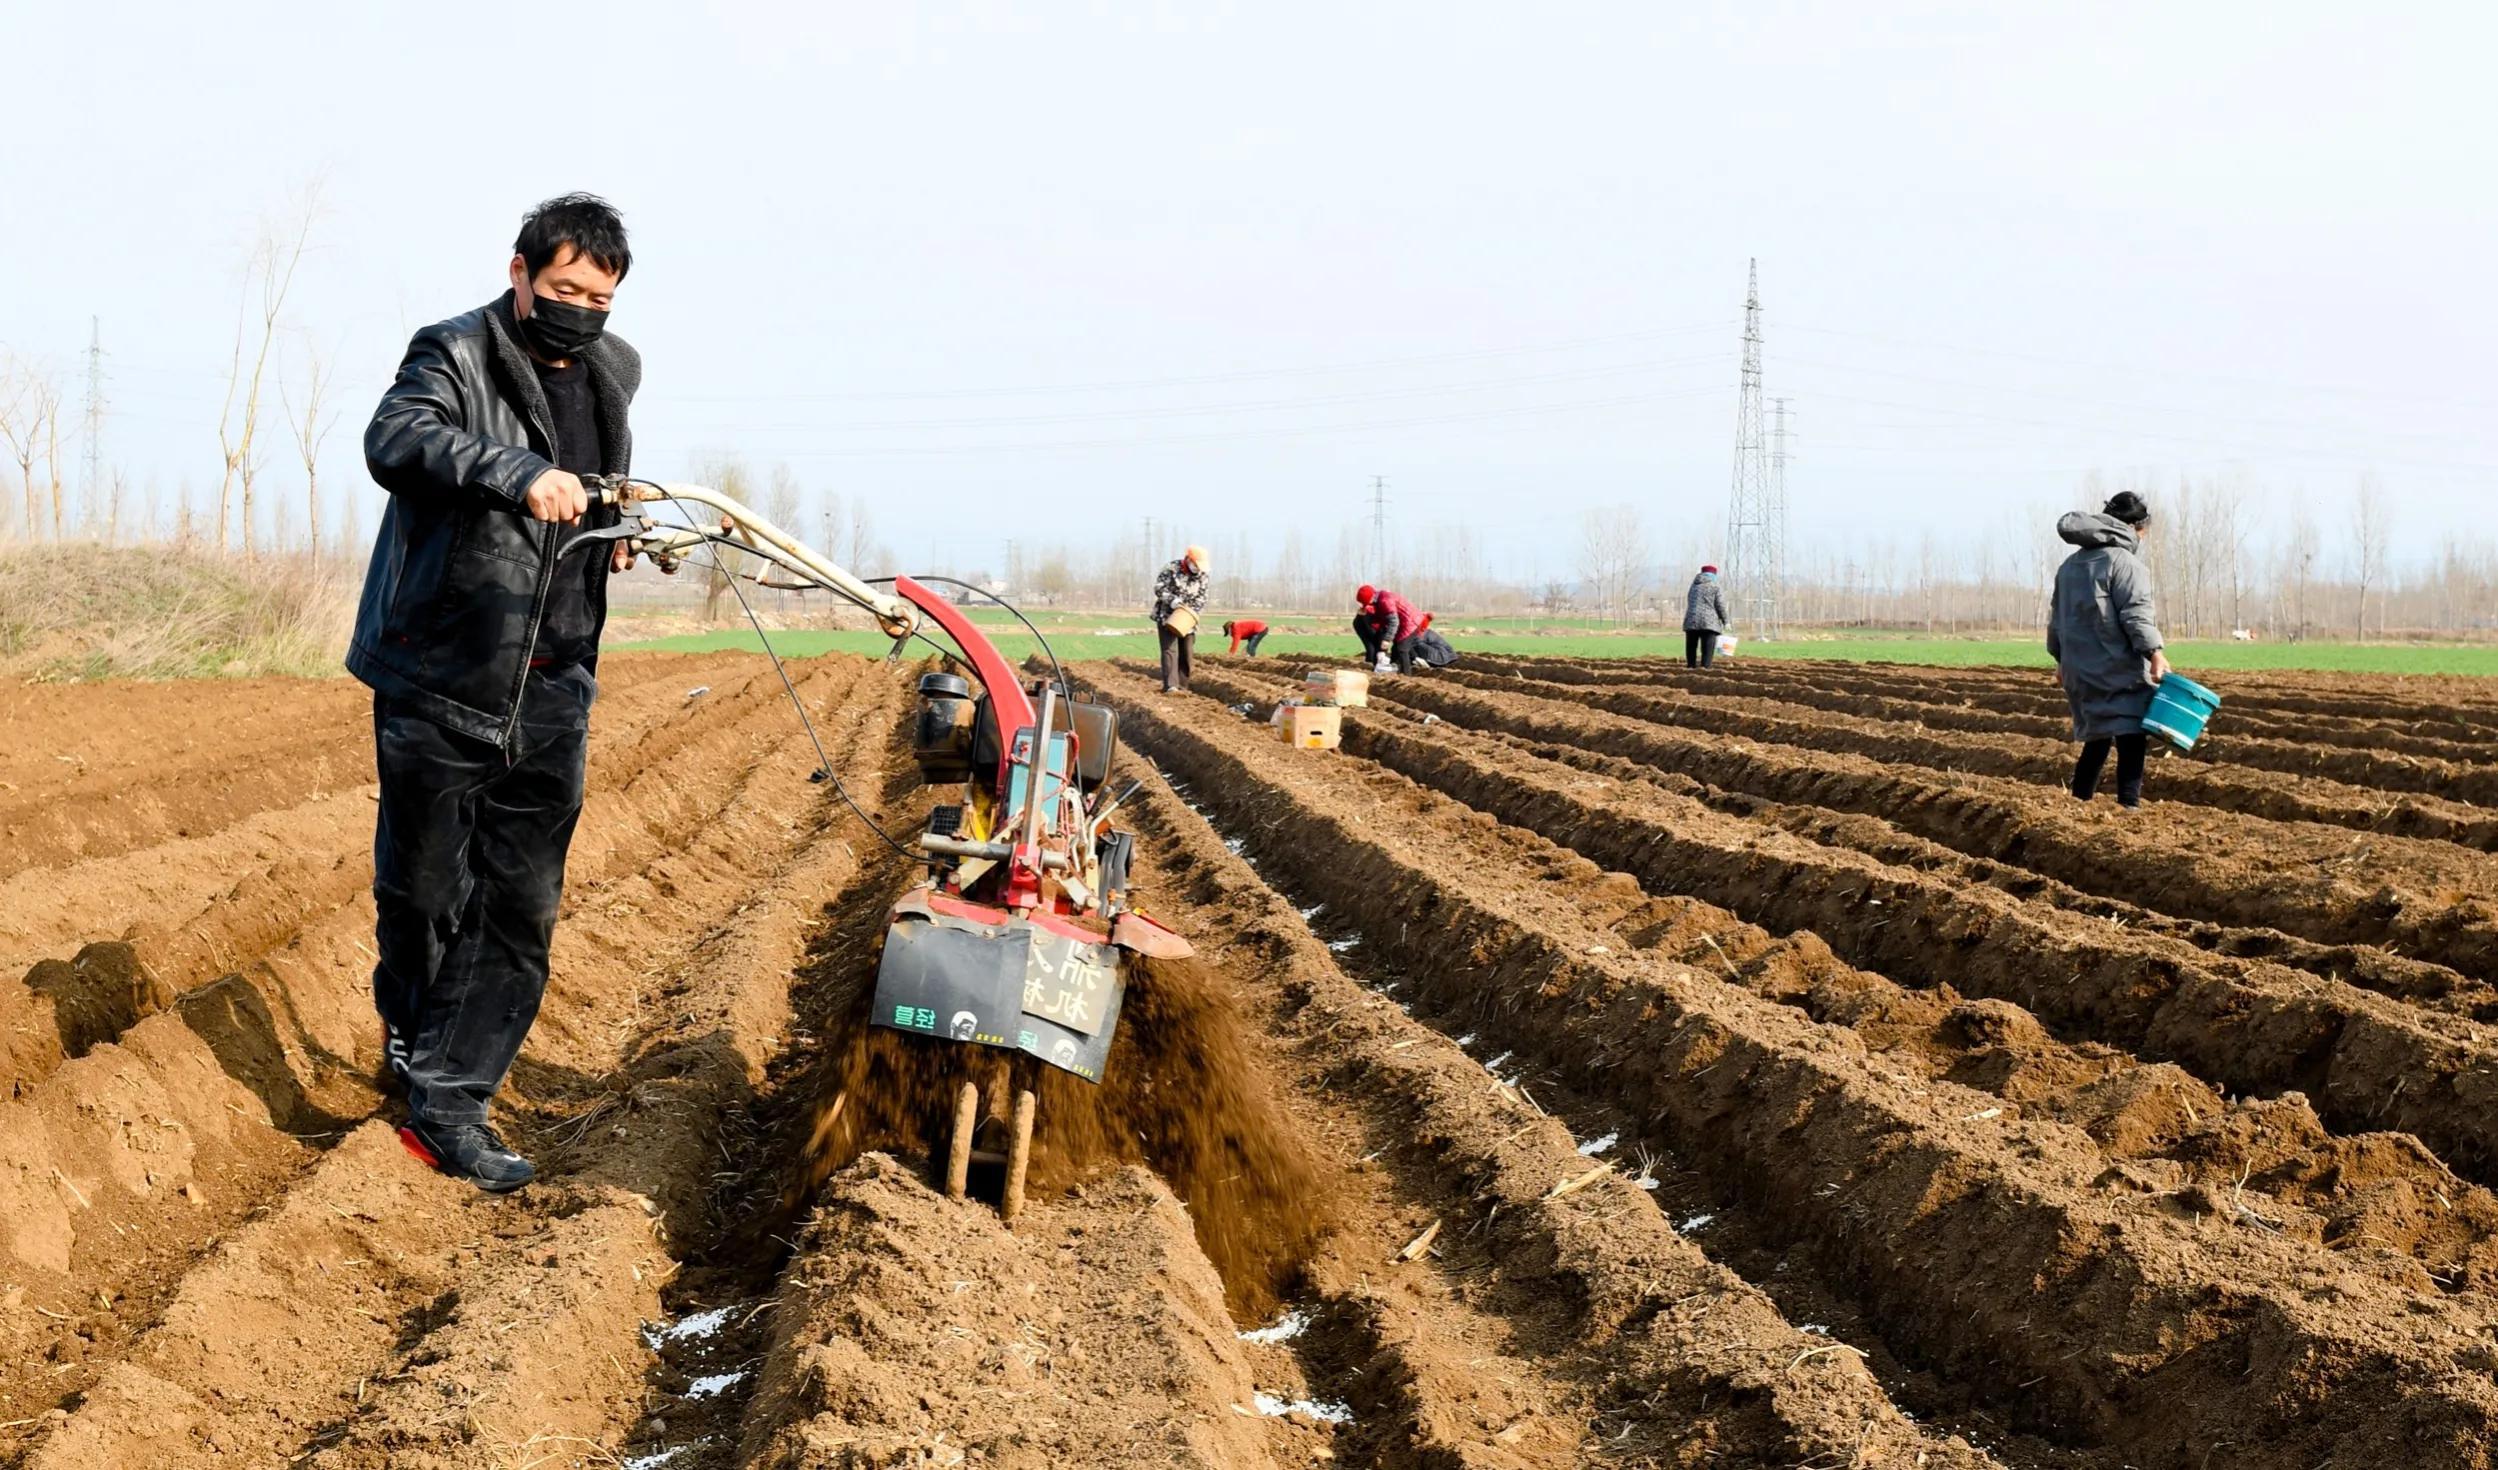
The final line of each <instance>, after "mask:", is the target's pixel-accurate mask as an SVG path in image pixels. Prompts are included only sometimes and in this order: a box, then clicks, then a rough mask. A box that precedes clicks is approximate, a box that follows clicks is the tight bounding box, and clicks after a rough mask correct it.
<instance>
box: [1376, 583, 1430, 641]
mask: <svg viewBox="0 0 2498 1470" xmlns="http://www.w3.org/2000/svg"><path fill="white" fill-rule="evenodd" d="M1370 615H1371V617H1372V618H1373V619H1375V620H1376V621H1377V624H1378V627H1379V641H1380V643H1381V645H1382V646H1385V647H1394V646H1395V645H1396V644H1399V643H1402V642H1404V641H1405V640H1406V639H1408V638H1411V637H1413V636H1414V634H1415V633H1416V632H1418V631H1420V630H1421V628H1422V626H1423V624H1425V623H1427V622H1429V621H1430V619H1428V618H1425V617H1424V616H1423V615H1422V614H1420V613H1418V612H1416V611H1414V605H1413V604H1412V603H1410V602H1407V601H1406V600H1405V599H1404V598H1402V597H1399V596H1397V595H1396V594H1395V593H1393V592H1390V591H1389V590H1388V589H1387V588H1385V587H1382V588H1380V589H1379V591H1378V592H1377V593H1376V594H1375V595H1374V596H1373V597H1372V598H1371V600H1370Z"/></svg>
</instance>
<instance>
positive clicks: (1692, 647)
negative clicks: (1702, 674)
mask: <svg viewBox="0 0 2498 1470" xmlns="http://www.w3.org/2000/svg"><path fill="white" fill-rule="evenodd" d="M1716 662H1717V635H1716V634H1715V633H1710V632H1705V631H1702V630H1700V629H1697V628H1685V629H1684V630H1683V666H1684V667H1685V668H1693V669H1705V668H1708V667H1710V666H1711V665H1713V664H1715V663H1716Z"/></svg>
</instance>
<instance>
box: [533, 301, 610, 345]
mask: <svg viewBox="0 0 2498 1470" xmlns="http://www.w3.org/2000/svg"><path fill="white" fill-rule="evenodd" d="M606 330H607V313H606V312H603V311H592V310H591V309H590V308H588V307H586V306H575V305H573V304H572V303H571V302H569V301H558V300H556V299H555V298H554V297H552V296H538V295H534V294H533V295H532V296H531V297H530V298H529V315H527V316H525V317H522V318H521V319H520V335H521V338H522V340H524V341H526V342H527V343H528V344H529V350H530V351H532V352H535V353H536V354H538V355H539V356H540V357H547V358H566V357H578V356H580V355H581V350H582V349H583V348H585V347H587V346H589V345H590V344H591V343H593V342H596V341H597V340H598V339H599V334H600V333H602V332H605V331H606Z"/></svg>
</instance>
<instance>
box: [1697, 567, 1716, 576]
mask: <svg viewBox="0 0 2498 1470" xmlns="http://www.w3.org/2000/svg"><path fill="white" fill-rule="evenodd" d="M1700 570H1702V571H1704V572H1707V573H1708V574H1709V575H1711V576H1715V575H1717V568H1715V567H1702V568H1701V569H1700Z"/></svg>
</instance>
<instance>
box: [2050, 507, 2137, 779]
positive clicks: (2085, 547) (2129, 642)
mask: <svg viewBox="0 0 2498 1470" xmlns="http://www.w3.org/2000/svg"><path fill="white" fill-rule="evenodd" d="M2056 534H2057V535H2058V536H2061V537H2063V538H2064V539H2065V540H2066V541H2069V542H2071V543H2072V544H2073V546H2074V547H2075V548H2077V549H2076V550H2075V551H2074V553H2073V554H2072V555H2071V556H2068V557H2066V558H2065V559H2064V565H2062V566H2060V567H2058V568H2056V596H2055V601H2054V603H2053V604H2051V605H2050V607H2049V609H2048V615H2047V652H2048V654H2049V656H2051V657H2053V658H2054V659H2055V661H2056V672H2057V674H2058V676H2059V677H2061V678H2062V679H2063V681H2064V697H2065V700H2066V701H2067V702H2068V703H2070V704H2071V705H2072V706H2073V738H2074V739H2076V740H2105V739H2108V738H2110V737H2112V736H2117V735H2139V734H2141V733H2142V717H2143V715H2144V714H2145V713H2146V712H2147V711H2148V710H2149V709H2150V708H2151V692H2152V689H2153V688H2154V686H2153V684H2152V682H2151V662H2150V660H2151V655H2152V654H2154V653H2156V652H2158V651H2159V650H2160V647H2161V643H2160V625H2159V617H2158V611H2157V609H2155V608H2154V607H2153V606H2152V603H2151V572H2150V569H2149V568H2147V567H2145V566H2144V565H2143V564H2142V557H2141V556H2140V555H2139V554H2138V549H2139V547H2140V545H2141V543H2140V542H2139V541H2138V540H2137V539H2136V537H2135V535H2134V528H2133V527H2131V526H2129V525H2127V524H2125V523H2124V522H2123V521H2120V520H2118V519H2117V518H2116V517H2114V516H2110V515H2102V514H2099V513H2097V512H2094V511H2074V512H2073V513H2071V514H2070V515H2067V516H2065V517H2064V518H2063V519H2062V520H2060V521H2057V522H2056Z"/></svg>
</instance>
